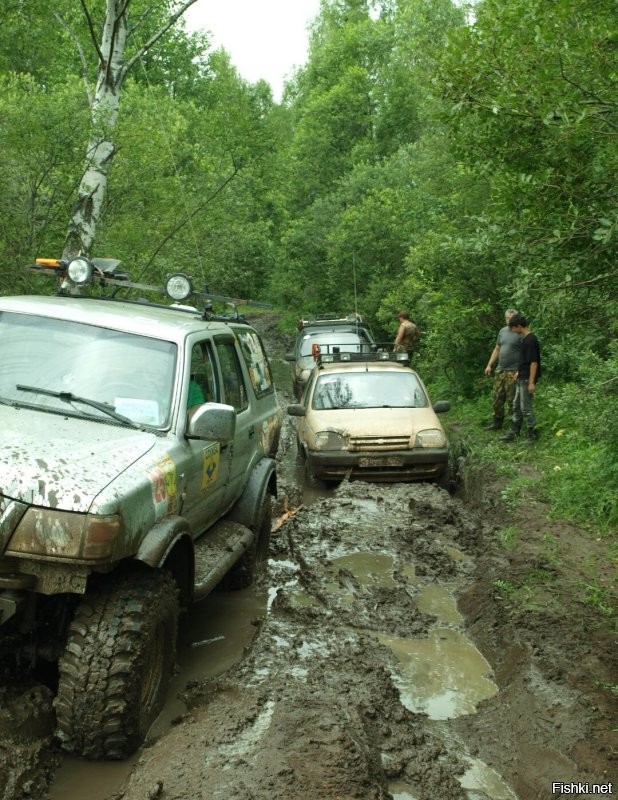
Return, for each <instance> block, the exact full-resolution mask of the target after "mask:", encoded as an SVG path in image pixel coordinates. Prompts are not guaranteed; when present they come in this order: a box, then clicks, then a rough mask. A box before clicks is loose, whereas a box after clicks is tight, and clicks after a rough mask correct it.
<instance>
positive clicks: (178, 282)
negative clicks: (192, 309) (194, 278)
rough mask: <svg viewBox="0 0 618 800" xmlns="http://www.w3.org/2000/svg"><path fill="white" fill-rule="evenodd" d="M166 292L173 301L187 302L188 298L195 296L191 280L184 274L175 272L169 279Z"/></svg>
mask: <svg viewBox="0 0 618 800" xmlns="http://www.w3.org/2000/svg"><path fill="white" fill-rule="evenodd" d="M165 291H166V292H167V296H168V297H171V298H172V300H176V301H179V300H186V299H187V297H189V296H190V295H191V294H193V284H192V283H191V278H190V277H189V276H188V275H185V274H184V272H175V273H174V274H173V275H170V276H169V278H168V279H167V282H166V284H165Z"/></svg>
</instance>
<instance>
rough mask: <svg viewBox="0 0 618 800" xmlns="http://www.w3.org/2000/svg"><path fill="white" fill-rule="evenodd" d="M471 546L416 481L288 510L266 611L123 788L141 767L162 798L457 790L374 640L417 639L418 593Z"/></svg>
mask: <svg viewBox="0 0 618 800" xmlns="http://www.w3.org/2000/svg"><path fill="white" fill-rule="evenodd" d="M368 495H373V497H368ZM479 546H480V531H479V529H478V523H477V522H476V521H475V520H474V519H473V518H470V517H469V516H468V515H466V514H465V513H464V512H463V510H462V507H461V506H460V505H459V504H458V503H457V502H456V501H454V500H452V499H451V498H450V497H449V495H448V494H447V493H446V492H444V491H442V490H440V489H438V488H437V487H434V486H431V485H414V486H389V487H376V486H370V485H368V484H362V483H354V484H345V485H342V486H341V487H340V488H339V489H338V490H337V491H336V492H335V493H334V494H331V495H330V496H329V497H327V498H322V499H321V500H319V501H318V502H316V503H314V504H313V505H311V506H310V507H308V508H303V509H301V510H300V511H299V512H298V513H297V514H296V515H295V516H293V517H292V518H291V519H290V520H289V521H288V522H287V524H285V525H284V526H283V527H282V528H281V529H280V530H279V532H278V533H277V534H275V535H273V537H272V556H273V557H272V559H271V562H270V584H271V589H270V598H271V601H270V610H269V613H268V615H267V617H266V618H265V619H264V620H263V621H262V622H261V625H260V631H259V635H258V636H257V637H256V639H255V641H254V643H253V645H252V646H251V647H250V648H249V652H248V653H247V655H246V657H245V658H244V659H243V661H242V662H241V663H240V664H238V665H236V667H234V668H233V669H232V670H230V671H229V672H228V673H226V674H225V676H223V677H221V678H219V679H215V680H212V681H209V682H207V683H205V684H203V685H201V686H199V687H196V688H194V689H192V690H191V691H190V692H189V693H188V694H187V696H186V701H187V703H188V705H189V708H190V712H189V716H188V717H187V719H186V720H185V722H184V723H183V725H182V726H178V727H177V728H176V729H175V730H173V731H172V732H171V733H169V734H168V735H167V736H165V737H164V738H163V739H161V740H160V741H159V742H158V743H156V744H155V745H154V746H153V747H151V748H150V749H149V750H147V751H145V752H144V754H143V756H142V759H141V760H140V762H139V763H138V764H137V766H136V768H135V769H134V771H133V774H132V775H131V777H130V779H129V781H128V783H127V786H126V787H125V789H124V792H123V794H122V797H123V798H126V800H138V798H140V800H141V798H143V797H145V796H146V794H145V793H147V792H148V787H149V786H152V781H153V777H156V779H157V780H158V781H161V783H162V785H163V787H164V791H165V794H164V795H162V796H164V797H170V798H174V797H178V798H181V797H187V796H191V797H195V798H207V797H208V798H218V797H222V798H223V797H225V798H239V799H240V798H259V800H262V798H263V800H266V798H274V800H283V798H286V800H296V799H297V798H298V800H301V798H302V799H303V800H305V799H306V798H308V797H320V798H353V797H363V798H381V797H388V796H389V790H393V787H395V788H397V790H398V791H397V792H396V793H395V796H400V797H402V798H404V797H405V798H408V797H414V798H419V800H420V798H443V799H444V800H456V799H459V798H467V797H469V796H470V795H469V794H468V793H467V792H466V791H465V790H464V788H463V787H462V785H461V782H460V780H459V779H460V778H461V777H462V776H463V775H464V773H465V772H466V770H467V769H468V768H469V762H467V761H466V759H465V758H464V757H462V756H463V755H465V748H464V747H463V746H462V744H461V742H459V741H458V740H457V737H456V735H455V734H454V732H449V731H448V728H447V727H446V726H447V723H445V722H443V721H434V720H432V719H430V718H429V717H428V716H427V714H426V713H423V712H420V713H419V712H415V711H413V710H410V709H409V708H407V707H406V705H405V704H404V703H403V702H402V695H401V692H400V691H399V689H398V687H397V685H396V683H397V675H398V673H400V671H401V665H400V664H399V662H398V659H397V656H396V655H395V654H394V652H393V650H392V649H391V648H390V647H388V646H385V644H384V643H383V641H384V639H385V637H386V638H388V637H391V638H393V639H395V640H398V641H404V642H406V641H426V640H427V638H428V636H429V635H430V633H431V631H432V630H433V629H434V628H435V626H436V622H437V618H436V616H435V614H432V613H427V612H423V611H420V610H419V608H418V605H417V603H416V601H415V598H416V596H417V594H418V593H419V590H420V589H421V588H422V587H424V586H428V585H435V584H438V583H442V584H446V585H447V586H448V591H449V592H452V591H453V590H454V589H455V588H456V586H457V585H458V584H459V583H466V582H469V581H470V574H471V571H472V568H473V567H472V562H471V561H470V560H469V559H468V558H467V557H466V556H465V554H464V552H463V549H464V548H465V549H466V550H468V552H474V551H475V550H477V549H478V548H479ZM440 624H441V626H442V630H444V631H446V630H449V629H451V630H457V629H458V628H459V627H460V625H459V623H444V622H442V623H440ZM381 640H382V641H381ZM181 754H184V755H183V756H181ZM198 754H199V758H197V755H198ZM194 756H195V757H194ZM179 759H180V760H179ZM402 787H405V789H403V788H402ZM505 791H506V790H505ZM481 796H482V795H477V797H481ZM503 796H504V797H507V796H508V795H507V794H504V795H503ZM513 796H514V795H511V797H513Z"/></svg>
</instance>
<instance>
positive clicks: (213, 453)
mask: <svg viewBox="0 0 618 800" xmlns="http://www.w3.org/2000/svg"><path fill="white" fill-rule="evenodd" d="M219 457H220V451H219V444H218V443H217V444H211V445H210V446H209V447H205V448H204V453H203V461H202V489H207V488H208V487H209V486H210V484H211V483H214V482H215V481H216V480H217V476H218V475H219Z"/></svg>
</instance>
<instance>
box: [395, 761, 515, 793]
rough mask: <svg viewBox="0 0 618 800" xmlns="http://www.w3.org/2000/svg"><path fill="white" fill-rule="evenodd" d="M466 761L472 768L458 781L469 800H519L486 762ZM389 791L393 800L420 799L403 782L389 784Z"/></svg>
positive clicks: (412, 788)
mask: <svg viewBox="0 0 618 800" xmlns="http://www.w3.org/2000/svg"><path fill="white" fill-rule="evenodd" d="M465 760H466V761H467V762H468V763H469V764H470V766H469V767H468V769H467V770H466V772H465V773H464V774H463V775H462V776H461V777H460V778H459V779H458V780H459V783H460V784H461V786H462V787H463V788H464V789H465V791H466V796H467V798H468V800H517V795H516V794H515V793H514V792H513V790H512V789H511V788H510V787H509V786H508V785H507V784H506V783H505V782H504V781H503V780H502V778H501V777H500V775H498V773H497V772H496V771H495V770H493V769H492V768H491V767H489V766H487V764H485V762H483V761H479V759H477V758H468V757H466V759H465ZM388 791H389V792H390V794H391V795H392V797H393V800H417V797H418V795H417V794H416V791H415V789H414V787H413V786H411V785H410V784H408V783H405V782H403V781H394V782H393V783H391V784H389V786H388Z"/></svg>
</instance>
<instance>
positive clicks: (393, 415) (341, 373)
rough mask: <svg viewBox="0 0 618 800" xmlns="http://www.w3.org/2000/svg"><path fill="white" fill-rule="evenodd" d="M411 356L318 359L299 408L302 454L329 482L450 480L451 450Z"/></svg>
mask: <svg viewBox="0 0 618 800" xmlns="http://www.w3.org/2000/svg"><path fill="white" fill-rule="evenodd" d="M449 408H450V403H448V401H444V400H443V401H439V402H437V403H435V404H434V405H433V406H432V405H431V402H430V400H429V396H428V394H427V390H426V388H425V386H424V384H423V382H422V380H421V379H420V378H419V376H418V375H417V373H416V372H415V371H414V370H413V369H411V367H410V365H409V360H408V356H407V354H406V353H389V352H386V351H384V350H382V351H378V352H377V353H369V354H360V353H359V354H357V353H341V354H339V355H331V356H321V357H320V358H319V359H318V362H317V364H316V367H315V368H314V370H313V372H312V374H311V377H310V379H309V382H308V384H307V388H306V389H305V392H304V394H303V396H302V400H301V402H300V403H297V404H294V405H291V406H288V413H289V414H290V415H291V416H294V417H298V429H297V436H298V446H299V453H300V454H301V455H302V456H304V457H305V458H306V459H307V466H308V469H309V472H310V473H311V474H312V475H313V476H314V477H316V478H320V479H321V480H324V481H326V482H330V481H333V482H335V481H340V480H342V479H343V478H345V477H346V476H349V477H351V478H362V479H367V480H372V481H411V480H438V481H441V479H445V478H446V472H447V468H448V457H449V445H448V441H447V437H446V434H445V433H444V429H443V428H442V425H441V424H440V421H439V419H438V417H437V414H440V413H442V412H444V411H448V410H449Z"/></svg>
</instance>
